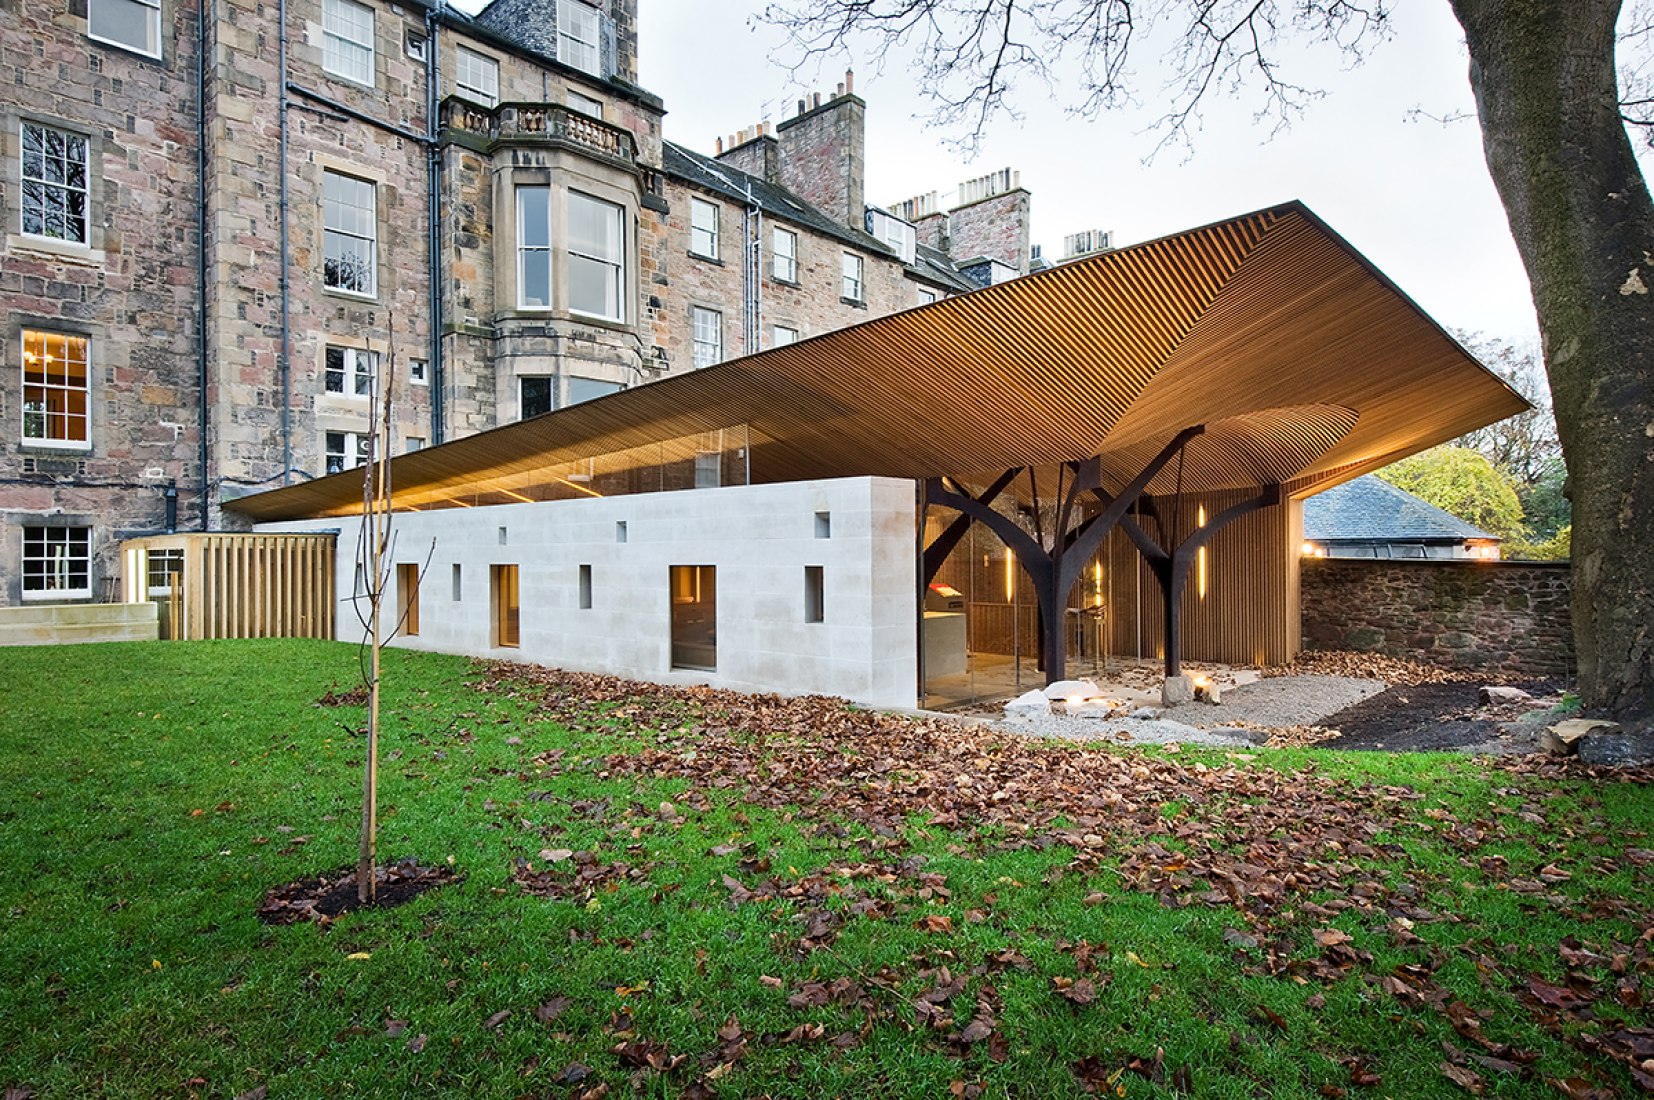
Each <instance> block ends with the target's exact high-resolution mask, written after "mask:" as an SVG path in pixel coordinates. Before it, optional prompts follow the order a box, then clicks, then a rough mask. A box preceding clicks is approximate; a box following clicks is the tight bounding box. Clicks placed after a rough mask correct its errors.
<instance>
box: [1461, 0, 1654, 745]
mask: <svg viewBox="0 0 1654 1100" xmlns="http://www.w3.org/2000/svg"><path fill="white" fill-rule="evenodd" d="M1450 2H1451V3H1452V5H1453V9H1454V12H1455V14H1456V15H1457V16H1458V18H1459V22H1460V24H1461V25H1462V26H1463V27H1464V30H1465V37H1466V41H1467V42H1468V44H1469V47H1470V58H1471V64H1470V81H1471V85H1472V87H1473V88H1474V90H1475V93H1476V101H1477V109H1478V111H1479V113H1480V115H1481V125H1482V135H1483V144H1484V148H1485V151H1486V154H1487V162H1488V168H1489V170H1490V171H1491V173H1492V175H1493V181H1494V184H1495V186H1497V188H1498V190H1499V195H1500V197H1501V199H1502V200H1503V201H1504V205H1505V210H1506V213H1507V214H1508V215H1509V218H1510V226H1511V233H1512V235H1513V236H1514V237H1515V238H1516V244H1517V247H1518V249H1520V251H1521V254H1522V262H1523V265H1524V266H1525V267H1526V269H1527V273H1528V279H1529V281H1530V283H1531V284H1532V287H1533V300H1534V306H1535V307H1536V309H1537V311H1538V314H1539V325H1540V332H1541V335H1542V337H1543V339H1544V345H1545V366H1546V371H1547V373H1548V374H1549V376H1550V383H1551V394H1552V398H1553V402H1554V406H1555V411H1556V421H1557V429H1558V434H1559V435H1560V437H1561V440H1562V451H1563V457H1564V459H1565V461H1566V463H1567V467H1568V478H1569V483H1570V485H1571V486H1572V494H1571V495H1572V498H1573V505H1574V507H1573V524H1574V529H1573V619H1574V638H1575V643H1576V646H1577V648H1578V659H1579V687H1580V694H1581V696H1582V700H1583V703H1584V705H1585V706H1586V708H1587V709H1590V710H1593V711H1601V712H1606V713H1611V714H1614V715H1618V716H1621V717H1627V718H1647V717H1649V716H1654V537H1650V536H1651V531H1654V384H1651V383H1654V203H1651V202H1650V199H1649V194H1648V189H1647V186H1646V184H1645V183H1644V181H1643V176H1642V172H1641V170H1640V169H1639V168H1638V165H1637V162H1636V158H1635V156H1634V155H1633V153H1632V149H1631V142H1630V139H1629V138H1628V136H1627V134H1626V131H1625V125H1624V122H1623V121H1622V119H1621V117H1620V110H1619V103H1618V90H1617V86H1616V79H1615V68H1614V32H1615V23H1616V20H1617V18H1618V15H1619V9H1620V0H1450Z"/></svg>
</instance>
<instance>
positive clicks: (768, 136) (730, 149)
mask: <svg viewBox="0 0 1654 1100" xmlns="http://www.w3.org/2000/svg"><path fill="white" fill-rule="evenodd" d="M717 159H718V160H719V161H721V162H722V163H724V164H727V165H729V166H730V167H731V168H738V169H740V170H741V171H743V172H745V173H747V175H749V176H757V177H758V178H759V179H761V180H763V181H764V182H766V183H780V182H781V143H780V142H779V141H777V140H776V138H775V135H774V134H772V133H770V124H769V123H767V122H760V123H759V124H758V125H756V126H749V127H747V128H746V129H745V130H742V131H741V132H740V133H738V134H735V135H733V136H732V137H730V138H729V140H728V141H725V140H724V139H723V138H719V139H718V158H717Z"/></svg>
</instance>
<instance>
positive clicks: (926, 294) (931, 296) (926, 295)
mask: <svg viewBox="0 0 1654 1100" xmlns="http://www.w3.org/2000/svg"><path fill="white" fill-rule="evenodd" d="M934 301H936V292H935V291H934V290H926V289H925V288H924V287H920V288H919V304H920V305H922V306H928V305H930V304H931V303H932V302H934Z"/></svg>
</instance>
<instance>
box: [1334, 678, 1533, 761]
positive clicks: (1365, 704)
mask: <svg viewBox="0 0 1654 1100" xmlns="http://www.w3.org/2000/svg"><path fill="white" fill-rule="evenodd" d="M1510 686H1512V687H1520V688H1521V689H1523V690H1524V691H1526V692H1528V693H1529V694H1530V695H1532V696H1533V699H1532V700H1529V701H1526V702H1521V703H1504V704H1494V705H1492V706H1480V705H1478V700H1477V695H1478V692H1479V690H1480V687H1479V684H1478V682H1476V681H1445V682H1434V683H1394V684H1391V685H1390V686H1389V687H1388V688H1386V689H1385V690H1384V691H1381V692H1379V693H1378V694H1377V695H1374V696H1372V697H1371V698H1369V699H1363V700H1362V701H1361V702H1359V703H1356V704H1354V705H1352V706H1348V707H1345V708H1344V709H1343V710H1341V711H1339V712H1338V713H1336V714H1331V715H1328V716H1327V717H1325V718H1323V719H1321V721H1320V723H1319V724H1320V725H1322V726H1326V727H1328V728H1331V729H1336V730H1338V731H1339V734H1340V735H1339V736H1338V737H1336V738H1332V739H1330V740H1327V741H1323V742H1321V747H1322V748H1328V749H1378V750H1381V751H1387V752H1445V751H1451V750H1454V749H1462V748H1465V747H1467V746H1473V745H1476V746H1479V745H1485V744H1488V743H1490V742H1496V741H1499V740H1500V739H1501V738H1502V737H1504V738H1505V739H1507V740H1508V739H1509V738H1508V737H1506V734H1507V727H1508V726H1509V724H1510V723H1512V722H1514V721H1515V720H1516V719H1517V718H1519V717H1521V716H1522V715H1523V714H1525V713H1527V712H1529V711H1532V710H1535V709H1538V708H1542V707H1544V706H1545V704H1546V703H1547V702H1548V701H1555V698H1556V697H1557V696H1558V695H1559V694H1560V691H1561V685H1560V684H1558V683H1554V682H1550V681H1536V682H1531V683H1521V684H1512V685H1510ZM1537 729H1538V727H1537V726H1535V727H1534V735H1535V736H1536V735H1537ZM1524 747H1525V748H1527V749H1529V750H1531V749H1532V748H1533V747H1534V746H1531V745H1528V746H1519V745H1514V744H1513V745H1512V746H1511V749H1512V751H1515V750H1518V749H1521V748H1524Z"/></svg>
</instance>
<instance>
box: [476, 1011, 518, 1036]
mask: <svg viewBox="0 0 1654 1100" xmlns="http://www.w3.org/2000/svg"><path fill="white" fill-rule="evenodd" d="M510 1015H511V1010H510V1009H509V1008H502V1009H500V1010H499V1011H498V1012H496V1013H494V1015H492V1016H490V1017H488V1019H486V1020H484V1021H483V1022H482V1026H483V1027H485V1028H487V1029H488V1030H489V1031H493V1030H494V1029H495V1028H497V1027H499V1026H500V1025H501V1024H503V1023H505V1021H506V1019H507V1018H508V1017H510Z"/></svg>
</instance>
